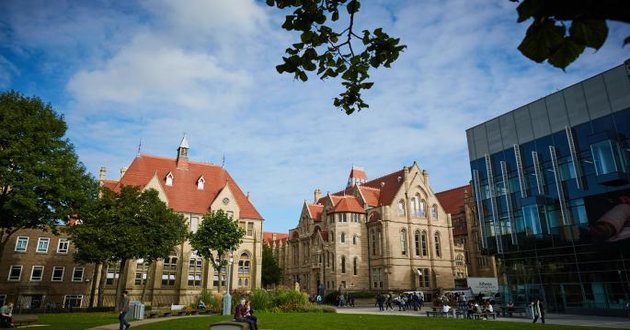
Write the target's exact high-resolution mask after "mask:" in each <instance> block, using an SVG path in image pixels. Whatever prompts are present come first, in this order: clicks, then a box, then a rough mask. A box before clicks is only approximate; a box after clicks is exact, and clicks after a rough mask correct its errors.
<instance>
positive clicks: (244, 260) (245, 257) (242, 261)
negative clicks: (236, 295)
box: [238, 252, 251, 287]
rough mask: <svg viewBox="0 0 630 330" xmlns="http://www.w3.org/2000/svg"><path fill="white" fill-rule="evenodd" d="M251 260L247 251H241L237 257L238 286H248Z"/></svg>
mask: <svg viewBox="0 0 630 330" xmlns="http://www.w3.org/2000/svg"><path fill="white" fill-rule="evenodd" d="M250 268H251V260H250V257H249V253H245V252H244V253H242V254H241V255H240V257H239V259H238V283H239V286H240V287H247V286H249V278H250V276H251V272H250Z"/></svg>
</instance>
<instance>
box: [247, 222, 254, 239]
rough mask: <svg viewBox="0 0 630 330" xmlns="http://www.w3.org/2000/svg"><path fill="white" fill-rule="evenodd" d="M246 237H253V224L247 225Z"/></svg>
mask: <svg viewBox="0 0 630 330" xmlns="http://www.w3.org/2000/svg"><path fill="white" fill-rule="evenodd" d="M247 236H254V223H253V222H248V223H247Z"/></svg>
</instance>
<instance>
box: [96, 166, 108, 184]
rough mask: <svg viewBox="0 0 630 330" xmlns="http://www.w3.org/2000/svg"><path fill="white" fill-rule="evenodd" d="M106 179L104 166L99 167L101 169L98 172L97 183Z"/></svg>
mask: <svg viewBox="0 0 630 330" xmlns="http://www.w3.org/2000/svg"><path fill="white" fill-rule="evenodd" d="M106 177H107V169H106V168H105V166H101V169H100V170H99V171H98V181H105V178H106Z"/></svg>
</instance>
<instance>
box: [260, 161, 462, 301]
mask: <svg viewBox="0 0 630 330" xmlns="http://www.w3.org/2000/svg"><path fill="white" fill-rule="evenodd" d="M270 244H271V245H272V246H273V248H274V251H275V253H276V255H277V257H278V261H279V264H280V266H281V267H282V269H283V270H284V281H285V283H284V284H285V285H290V286H295V284H296V283H298V284H299V286H300V289H302V290H304V291H306V292H308V293H310V294H315V293H323V292H329V291H333V290H348V291H406V290H415V291H423V292H424V294H425V297H427V296H428V297H427V298H429V299H430V297H431V294H432V292H433V290H434V289H436V288H452V287H454V280H455V277H456V273H457V267H456V264H455V255H456V249H460V251H461V250H462V249H463V247H462V246H458V247H457V248H456V247H455V245H454V242H453V233H452V224H451V216H450V215H449V214H447V213H446V212H445V210H444V208H443V207H442V206H441V205H440V202H439V200H438V199H437V198H436V196H435V194H434V193H433V191H432V189H431V187H430V185H429V175H428V173H427V171H426V170H421V169H420V168H419V167H418V165H417V164H416V163H414V164H413V165H412V166H410V167H404V168H403V169H402V170H399V171H396V172H394V173H390V174H388V175H385V176H383V177H380V178H377V179H374V180H370V181H368V180H367V175H366V174H365V171H363V170H362V169H361V168H357V167H353V169H352V171H351V173H350V176H349V179H348V184H347V186H346V188H345V189H344V190H342V191H339V192H337V193H334V194H330V193H329V194H326V195H325V196H322V195H321V193H320V191H319V190H315V193H314V201H313V202H312V203H308V202H305V203H304V205H303V207H302V211H301V214H300V218H299V224H298V226H297V227H296V228H294V229H291V230H290V231H289V235H288V237H287V238H283V239H280V240H276V241H272V242H270Z"/></svg>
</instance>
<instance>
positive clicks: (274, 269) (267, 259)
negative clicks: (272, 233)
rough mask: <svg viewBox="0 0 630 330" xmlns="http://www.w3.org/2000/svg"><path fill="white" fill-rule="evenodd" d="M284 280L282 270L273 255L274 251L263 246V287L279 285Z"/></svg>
mask: <svg viewBox="0 0 630 330" xmlns="http://www.w3.org/2000/svg"><path fill="white" fill-rule="evenodd" d="M281 280H282V269H281V268H280V266H278V261H277V260H276V257H275V256H274V255H273V249H272V248H271V247H270V246H267V245H266V244H263V254H262V285H263V287H267V286H269V285H273V284H278V283H280V281H281Z"/></svg>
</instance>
